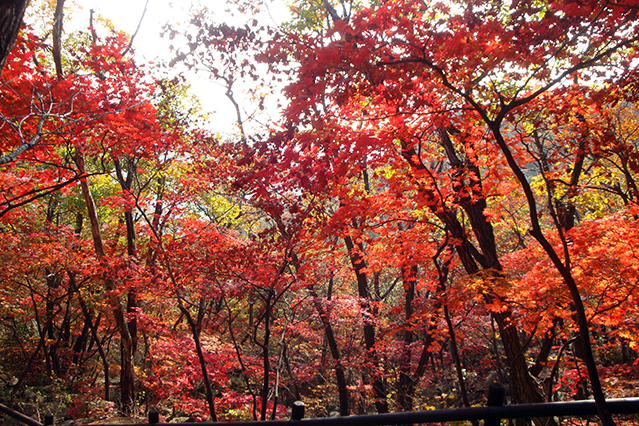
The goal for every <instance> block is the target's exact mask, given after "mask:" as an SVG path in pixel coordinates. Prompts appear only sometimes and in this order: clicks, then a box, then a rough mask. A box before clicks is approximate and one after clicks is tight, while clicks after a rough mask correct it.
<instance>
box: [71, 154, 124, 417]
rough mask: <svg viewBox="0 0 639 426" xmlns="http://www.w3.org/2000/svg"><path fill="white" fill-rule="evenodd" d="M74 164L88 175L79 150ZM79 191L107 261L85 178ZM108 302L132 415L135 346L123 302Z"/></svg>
mask: <svg viewBox="0 0 639 426" xmlns="http://www.w3.org/2000/svg"><path fill="white" fill-rule="evenodd" d="M75 163H76V165H77V166H78V171H79V173H80V174H82V175H86V170H85V166H84V157H83V156H82V154H81V153H80V151H77V152H76V155H75ZM80 188H81V189H82V195H83V197H84V202H85V204H86V208H87V215H88V217H89V222H90V223H91V235H92V237H93V246H94V250H95V253H96V255H97V256H98V259H100V261H104V260H106V252H105V250H104V243H103V240H102V233H101V231H100V223H99V221H98V214H97V211H96V208H95V202H94V201H93V195H92V194H91V188H90V187H89V183H88V182H87V180H86V178H83V179H81V180H80ZM104 283H105V288H106V291H107V293H113V291H114V290H116V287H115V283H114V282H113V280H112V279H111V278H109V277H105V278H104ZM107 302H108V303H109V305H110V306H111V311H112V313H113V317H114V319H115V323H116V325H117V328H118V331H119V334H120V348H121V354H120V356H121V366H122V368H121V371H120V390H121V393H122V411H123V412H124V413H125V414H130V413H131V412H132V410H133V405H134V401H135V366H134V363H133V343H132V339H131V334H130V332H129V327H128V323H127V319H126V314H125V309H124V308H123V306H122V304H121V303H120V300H119V299H118V298H117V297H114V296H109V297H107Z"/></svg>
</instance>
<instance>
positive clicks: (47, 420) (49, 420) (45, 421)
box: [44, 414, 53, 426]
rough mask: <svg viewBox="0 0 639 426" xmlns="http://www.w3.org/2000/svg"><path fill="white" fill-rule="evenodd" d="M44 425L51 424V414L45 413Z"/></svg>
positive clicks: (48, 425) (51, 425)
mask: <svg viewBox="0 0 639 426" xmlns="http://www.w3.org/2000/svg"><path fill="white" fill-rule="evenodd" d="M44 426H53V414H45V416H44Z"/></svg>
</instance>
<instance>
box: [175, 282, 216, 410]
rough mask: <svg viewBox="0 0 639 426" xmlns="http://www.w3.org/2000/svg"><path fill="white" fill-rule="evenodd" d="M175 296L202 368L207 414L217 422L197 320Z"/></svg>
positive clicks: (179, 298) (213, 397) (211, 387)
mask: <svg viewBox="0 0 639 426" xmlns="http://www.w3.org/2000/svg"><path fill="white" fill-rule="evenodd" d="M177 297H178V304H179V308H180V312H182V314H183V315H184V317H185V318H186V321H187V322H188V323H189V328H190V329H191V335H192V336H193V341H194V342H195V351H196V352H197V358H198V361H199V362H200V369H201V370H202V380H203V382H204V389H205V392H206V402H207V404H208V406H209V416H210V417H211V421H213V422H217V415H216V414H215V395H214V394H213V386H212V385H211V379H210V378H209V373H208V368H207V362H206V358H205V357H204V351H203V349H202V342H201V341H200V329H199V327H198V324H197V322H196V321H195V320H194V319H193V316H192V315H191V312H190V311H189V310H188V309H187V308H186V307H185V306H184V302H183V300H182V297H181V296H180V295H179V294H178V295H177ZM200 309H202V304H200ZM198 316H199V314H198Z"/></svg>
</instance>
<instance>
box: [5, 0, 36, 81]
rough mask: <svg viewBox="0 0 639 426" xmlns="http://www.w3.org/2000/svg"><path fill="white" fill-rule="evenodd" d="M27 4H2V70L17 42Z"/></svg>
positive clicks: (13, 0)
mask: <svg viewBox="0 0 639 426" xmlns="http://www.w3.org/2000/svg"><path fill="white" fill-rule="evenodd" d="M27 4H29V0H4V1H3V2H0V70H2V68H4V64H5V63H6V62H7V58H8V57H9V53H10V52H11V49H12V48H13V44H14V43H15V41H16V37H17V36H18V30H20V25H22V18H23V17H24V11H25V10H26V9H27Z"/></svg>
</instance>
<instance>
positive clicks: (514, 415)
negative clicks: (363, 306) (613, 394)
mask: <svg viewBox="0 0 639 426" xmlns="http://www.w3.org/2000/svg"><path fill="white" fill-rule="evenodd" d="M494 392H500V391H499V390H494V389H493V388H492V387H491V389H490V391H489V396H488V402H489V403H488V405H486V406H483V407H468V408H452V409H445V410H428V411H410V412H402V413H386V414H369V415H355V416H346V417H327V418H309V419H305V418H304V403H303V402H301V401H296V402H295V403H293V406H292V407H291V418H290V420H270V421H265V422H261V421H242V422H223V423H224V426H382V425H407V424H420V423H449V422H460V421H470V422H476V421H479V420H483V421H484V424H485V425H486V426H495V425H499V424H500V421H501V420H502V419H520V418H543V417H581V416H595V415H597V406H596V404H595V401H592V400H586V401H568V402H548V403H541V404H516V405H502V404H503V403H502V401H503V393H502V394H501V398H500V396H499V395H498V394H497V395H496V394H495V393H494ZM606 405H607V407H608V410H609V411H610V413H611V414H617V415H618V414H639V398H616V399H608V400H606ZM0 412H3V413H5V414H7V415H9V416H11V417H12V418H14V419H15V420H18V421H19V422H21V423H24V424H26V425H28V426H48V425H53V424H54V419H53V416H51V415H48V416H47V417H45V423H44V424H42V423H40V422H38V421H36V420H34V419H32V418H30V417H27V416H25V415H24V414H21V413H18V412H16V411H14V410H12V409H11V408H9V407H6V406H4V405H2V404H0ZM141 424H143V425H144V424H146V425H148V426H165V425H166V426H169V425H170V426H180V425H182V426H185V425H186V424H180V423H161V422H160V418H159V413H158V411H157V410H151V411H150V412H149V418H148V423H141ZM188 424H189V425H192V424H193V423H188ZM219 424H220V423H211V422H203V423H198V425H200V426H213V425H218V426H219ZM109 426H131V425H130V424H110V425H109Z"/></svg>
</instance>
